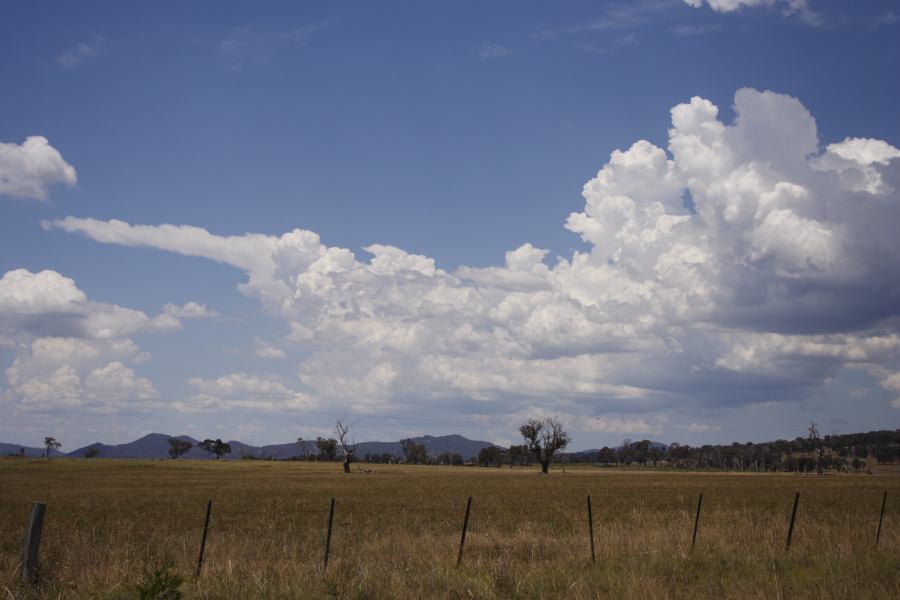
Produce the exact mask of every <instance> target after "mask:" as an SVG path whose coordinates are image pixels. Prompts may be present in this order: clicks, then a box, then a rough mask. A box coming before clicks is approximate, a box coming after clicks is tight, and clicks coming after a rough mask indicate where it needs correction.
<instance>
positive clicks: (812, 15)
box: [684, 0, 822, 26]
mask: <svg viewBox="0 0 900 600" xmlns="http://www.w3.org/2000/svg"><path fill="white" fill-rule="evenodd" d="M684 3H685V4H687V5H689V6H692V7H694V8H701V7H703V5H704V4H706V5H708V6H709V7H710V8H711V9H712V10H714V11H716V12H723V13H729V12H734V11H737V10H740V9H742V8H744V7H748V8H753V7H772V6H780V7H781V12H782V14H783V15H785V16H791V15H796V16H797V17H798V18H800V20H802V21H803V22H805V23H806V24H807V25H811V26H819V25H821V24H822V17H821V15H819V14H818V13H816V12H815V11H813V10H812V9H811V8H810V7H809V2H808V0H684Z"/></svg>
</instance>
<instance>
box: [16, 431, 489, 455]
mask: <svg viewBox="0 0 900 600" xmlns="http://www.w3.org/2000/svg"><path fill="white" fill-rule="evenodd" d="M172 437H177V438H178V439H181V440H184V441H186V442H190V443H191V444H194V447H193V448H191V449H190V450H189V451H188V452H187V454H185V455H184V458H193V459H209V458H212V457H211V456H210V455H209V454H208V453H207V452H206V451H205V450H203V449H202V448H199V447H198V446H197V445H198V444H199V443H200V440H196V439H194V438H192V437H190V436H186V435H180V436H170V435H167V434H164V433H150V434H147V435H145V436H144V437H142V438H139V439H136V440H134V441H133V442H128V443H127V444H104V443H101V442H94V443H93V444H89V445H87V446H84V447H82V448H78V449H77V450H73V451H72V452H69V453H67V454H64V453H59V452H57V453H54V455H53V456H69V457H72V458H84V457H85V456H86V455H87V453H88V452H89V451H90V450H91V449H92V448H93V449H94V450H96V458H168V457H169V439H170V438H172ZM412 440H413V441H414V442H415V443H417V444H421V445H423V446H425V448H427V449H428V453H429V454H432V455H438V454H441V453H444V452H456V453H459V454H460V455H462V457H463V458H465V459H470V458H474V457H476V456H477V455H478V453H479V452H480V451H481V449H482V448H486V447H488V446H493V444H491V443H490V442H483V441H478V440H470V439H468V438H465V437H463V436H461V435H443V436H432V435H426V436H422V437H417V438H412ZM228 444H229V445H230V446H231V454H226V455H225V456H224V457H223V458H231V459H234V458H241V457H242V456H254V457H258V458H274V459H276V460H278V459H287V458H292V457H295V456H303V455H304V454H305V453H306V452H307V451H308V453H309V454H310V455H315V454H316V453H317V452H316V448H315V443H314V442H312V441H307V442H305V448H304V447H302V446H300V445H299V444H297V443H296V442H294V443H287V444H269V445H266V446H252V445H250V444H245V443H243V442H240V441H238V440H229V441H228ZM19 448H20V446H19V445H18V444H3V443H0V455H3V456H5V455H7V454H18V453H19ZM42 452H43V450H42V449H40V448H26V452H25V454H26V456H29V457H38V456H41V455H42ZM366 454H371V455H379V456H380V455H382V454H393V455H395V456H398V457H399V456H402V455H403V450H402V448H401V445H400V442H399V441H396V442H361V443H359V444H357V445H356V455H357V457H358V458H360V459H362V458H363V457H364V456H365V455H366Z"/></svg>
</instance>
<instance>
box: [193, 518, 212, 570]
mask: <svg viewBox="0 0 900 600" xmlns="http://www.w3.org/2000/svg"><path fill="white" fill-rule="evenodd" d="M211 513H212V500H209V501H208V502H207V503H206V520H205V521H204V522H203V537H201V538H200V556H198V557H197V571H196V573H194V576H195V577H200V569H201V567H203V553H204V552H205V551H206V534H207V532H208V531H209V516H210V514H211Z"/></svg>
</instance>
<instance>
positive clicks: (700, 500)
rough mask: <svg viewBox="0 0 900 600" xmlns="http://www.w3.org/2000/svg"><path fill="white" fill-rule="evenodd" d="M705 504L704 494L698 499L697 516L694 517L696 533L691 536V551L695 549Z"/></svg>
mask: <svg viewBox="0 0 900 600" xmlns="http://www.w3.org/2000/svg"><path fill="white" fill-rule="evenodd" d="M701 506H703V494H700V498H698V499H697V516H696V517H694V535H693V536H692V537H691V552H693V551H694V545H695V544H696V543H697V529H698V528H699V527H700V507H701Z"/></svg>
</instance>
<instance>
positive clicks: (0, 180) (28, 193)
mask: <svg viewBox="0 0 900 600" xmlns="http://www.w3.org/2000/svg"><path fill="white" fill-rule="evenodd" d="M77 181H78V177H77V175H76V173H75V167H73V166H72V165H70V164H69V163H67V162H66V161H65V160H63V157H62V155H61V154H60V153H59V151H58V150H57V149H56V148H54V147H53V146H51V145H50V142H49V141H48V140H47V138H45V137H42V136H39V135H33V136H29V137H28V138H26V139H25V141H24V142H23V143H22V144H13V143H4V142H0V194H5V195H7V196H12V197H13V198H29V199H32V200H46V199H47V188H48V187H50V186H51V185H53V184H54V183H63V184H65V185H67V186H70V187H71V186H73V185H75V183H76V182H77Z"/></svg>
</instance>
